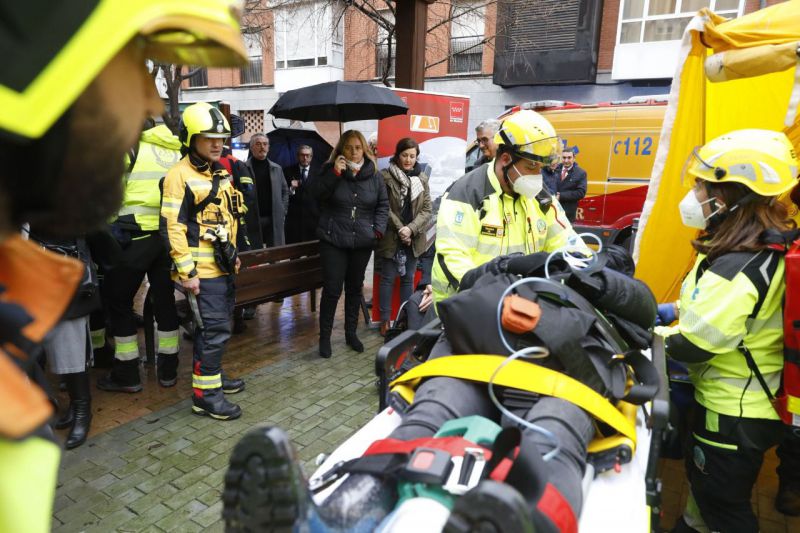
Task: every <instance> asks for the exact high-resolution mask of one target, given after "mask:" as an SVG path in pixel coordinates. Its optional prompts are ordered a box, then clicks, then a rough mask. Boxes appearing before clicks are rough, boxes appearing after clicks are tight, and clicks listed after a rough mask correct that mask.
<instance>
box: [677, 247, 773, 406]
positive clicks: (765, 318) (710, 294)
mask: <svg viewBox="0 0 800 533" xmlns="http://www.w3.org/2000/svg"><path fill="white" fill-rule="evenodd" d="M784 267H785V263H784V258H783V256H782V255H781V254H776V253H772V252H770V251H769V250H764V251H762V252H759V253H756V254H752V253H729V254H725V255H723V256H720V257H718V258H716V259H715V260H714V261H713V262H712V263H710V264H709V262H708V261H707V260H706V256H705V255H703V254H698V257H697V261H696V262H695V265H694V268H693V269H692V271H691V272H689V274H688V275H687V276H686V279H685V280H684V282H683V285H682V287H681V297H680V321H679V323H678V326H677V332H680V333H681V334H682V335H683V336H684V337H685V338H686V339H687V340H688V341H690V342H691V343H692V344H694V345H695V346H697V347H698V348H700V349H702V350H705V351H707V352H710V353H713V354H714V356H713V357H712V358H711V359H709V360H707V361H704V362H702V363H691V364H687V367H688V368H689V376H690V378H691V380H692V382H693V383H694V386H695V398H696V399H697V401H698V402H699V403H700V404H701V405H703V406H704V407H705V408H706V409H708V410H710V411H713V412H715V413H720V414H724V415H728V416H742V417H745V418H766V419H777V418H778V415H777V413H776V412H775V409H774V408H773V407H772V404H771V403H770V399H769V398H768V397H767V395H766V394H765V392H764V389H763V388H762V387H761V384H760V383H759V380H758V379H756V378H755V377H754V376H753V373H752V372H751V370H750V368H749V367H748V364H747V359H746V357H745V356H744V355H743V353H742V351H741V350H740V349H739V346H740V345H744V347H745V348H746V349H747V350H749V352H750V354H751V355H752V357H753V360H754V361H755V363H756V365H757V366H758V368H759V371H760V372H761V375H762V377H763V379H764V381H765V383H766V385H767V386H768V387H769V388H770V391H771V393H772V394H775V392H776V391H777V390H778V388H779V386H780V382H781V371H782V370H783V337H784V331H783V297H784V292H785V289H786V283H785V280H784ZM769 273H771V274H772V275H771V276H769ZM753 280H756V281H757V282H758V283H759V284H763V285H764V287H763V289H762V292H764V295H763V298H762V297H761V296H760V294H759V288H758V287H757V286H756V284H755V283H754V281H753ZM759 303H760V307H758V308H756V306H757V305H758V304H759ZM673 330H675V328H673ZM670 355H673V356H675V357H676V358H677V359H680V357H679V356H680V354H670Z"/></svg>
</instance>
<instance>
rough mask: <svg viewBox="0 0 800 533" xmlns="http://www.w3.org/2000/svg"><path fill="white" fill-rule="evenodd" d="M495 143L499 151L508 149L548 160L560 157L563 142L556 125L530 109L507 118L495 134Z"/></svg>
mask: <svg viewBox="0 0 800 533" xmlns="http://www.w3.org/2000/svg"><path fill="white" fill-rule="evenodd" d="M494 143H495V144H496V145H497V151H498V153H501V152H503V151H506V152H508V153H510V154H511V155H512V156H515V157H522V158H524V159H530V160H532V161H537V162H540V163H544V164H549V163H550V162H551V161H552V160H553V159H557V158H558V157H559V150H561V146H562V143H561V140H560V139H559V138H558V136H557V135H556V130H555V128H553V125H552V124H550V122H549V121H548V120H547V119H546V118H544V117H543V116H542V115H540V114H539V113H537V112H536V111H531V110H530V109H524V110H522V111H517V112H516V113H514V114H513V115H511V116H509V117H508V118H506V119H505V120H504V121H503V123H502V124H501V126H500V129H499V130H498V132H497V133H496V134H495V136H494Z"/></svg>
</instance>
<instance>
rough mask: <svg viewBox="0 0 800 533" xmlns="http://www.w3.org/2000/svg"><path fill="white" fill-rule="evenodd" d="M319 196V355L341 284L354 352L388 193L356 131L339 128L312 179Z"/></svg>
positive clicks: (325, 353) (327, 345)
mask: <svg viewBox="0 0 800 533" xmlns="http://www.w3.org/2000/svg"><path fill="white" fill-rule="evenodd" d="M311 195H312V196H313V197H314V198H315V199H316V200H317V202H319V206H320V217H319V225H318V226H317V237H318V238H319V241H320V245H319V246H320V258H321V260H322V277H323V282H322V299H321V301H320V312H319V355H320V357H323V358H326V359H327V358H329V357H330V356H331V331H332V330H333V316H334V315H335V314H336V305H337V304H338V303H339V296H340V295H341V294H342V286H344V331H345V341H346V342H347V345H348V346H350V347H351V348H352V349H354V350H355V351H357V352H363V351H364V345H363V344H362V343H361V341H360V340H359V339H358V336H357V335H356V326H357V325H358V312H359V309H360V305H361V290H362V287H363V285H364V271H365V270H366V269H367V263H369V258H370V255H372V250H373V248H375V245H376V243H377V242H378V241H379V240H380V239H381V238H382V237H383V234H384V232H385V231H386V222H387V219H388V217H389V199H388V196H387V194H386V186H385V185H384V182H383V178H382V177H381V176H380V175H379V174H378V173H377V172H376V166H375V159H374V155H373V154H372V151H371V150H370V149H369V145H368V144H367V141H366V139H364V136H363V135H362V134H361V132H359V131H356V130H348V131H346V132H344V133H343V134H342V136H341V138H340V139H339V142H337V143H336V147H335V148H334V149H333V151H332V152H331V155H330V157H329V158H328V161H327V162H326V163H325V164H324V165H323V167H322V169H321V170H320V174H319V176H318V177H317V179H316V180H314V181H313V182H312V183H311Z"/></svg>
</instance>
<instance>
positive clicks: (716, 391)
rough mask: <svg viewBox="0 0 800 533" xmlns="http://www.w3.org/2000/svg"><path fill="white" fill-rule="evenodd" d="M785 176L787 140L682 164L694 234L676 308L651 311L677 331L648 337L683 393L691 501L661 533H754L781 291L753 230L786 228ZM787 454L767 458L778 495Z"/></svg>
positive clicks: (743, 137)
mask: <svg viewBox="0 0 800 533" xmlns="http://www.w3.org/2000/svg"><path fill="white" fill-rule="evenodd" d="M797 172H798V160H797V156H796V155H795V152H794V150H793V148H792V145H791V143H790V142H789V140H788V139H787V138H786V136H785V135H784V134H782V133H778V132H773V131H767V130H738V131H733V132H730V133H727V134H725V135H722V136H721V137H718V138H716V139H714V140H712V141H711V142H709V143H707V144H706V145H705V146H703V147H702V148H700V149H698V150H695V151H694V152H693V154H692V155H691V156H690V160H689V161H688V162H687V165H686V174H685V176H684V179H687V178H689V179H694V180H695V186H694V188H693V189H692V190H690V191H689V192H687V193H686V196H685V197H684V199H683V200H682V201H681V202H680V205H679V210H680V214H681V219H682V221H683V223H684V225H686V226H688V227H691V228H697V229H699V230H701V231H702V232H701V233H700V235H699V237H698V238H697V239H696V240H694V241H692V245H693V246H694V248H695V250H697V260H696V262H695V264H694V267H693V268H692V270H691V271H690V272H689V274H688V275H687V276H686V278H685V279H684V281H683V285H682V286H681V293H680V300H679V301H678V302H675V303H667V304H661V305H660V306H659V321H660V323H662V324H670V323H671V322H674V321H675V320H676V319H677V320H678V322H677V324H676V325H674V326H672V327H670V328H658V330H657V332H658V333H660V334H662V335H663V336H664V337H665V342H666V350H667V354H668V355H669V356H670V357H672V358H673V359H675V360H678V361H681V362H683V363H685V364H686V365H687V367H688V369H689V375H690V378H691V380H692V383H693V384H694V387H695V394H694V404H693V406H692V409H691V413H690V416H689V435H688V439H687V442H686V446H687V449H686V453H685V458H686V472H687V477H688V479H689V483H690V489H691V492H690V494H689V499H688V502H687V506H686V510H685V511H684V514H683V517H682V518H681V520H680V521H679V522H678V524H677V526H676V528H675V529H674V530H673V531H679V532H680V531H758V527H759V525H758V521H757V519H756V516H755V515H754V513H753V510H752V508H751V505H750V496H751V492H752V489H753V485H754V484H755V481H756V477H757V476H758V472H759V470H760V468H761V464H762V461H763V456H764V452H765V451H766V450H768V449H769V448H771V447H772V446H775V445H776V444H778V443H780V442H781V440H782V436H783V434H784V427H783V423H782V422H781V421H780V420H779V418H778V415H777V414H776V412H775V410H774V409H773V407H772V404H771V403H770V398H769V394H772V395H774V394H775V392H776V391H777V390H778V387H779V385H780V379H781V371H782V369H783V310H782V300H783V295H784V292H785V288H786V286H785V282H784V259H783V255H782V254H781V253H780V252H779V251H775V250H772V249H770V248H768V247H767V245H766V244H765V243H764V242H763V240H762V232H764V231H765V230H773V231H778V232H781V231H786V230H788V229H791V228H792V227H794V223H793V222H792V221H791V220H790V219H789V216H788V212H787V209H786V207H785V206H784V204H782V203H781V202H779V201H777V197H778V196H779V195H781V194H783V193H785V192H787V191H789V190H790V189H792V187H794V186H795V185H796V183H797ZM766 389H769V390H768V391H767V390H766ZM788 445H789V443H788V442H787V443H786V444H785V445H783V446H781V448H779V451H778V455H779V456H780V457H781V465H780V467H779V468H778V474H779V477H780V478H781V485H782V486H783V485H784V484H785V483H787V482H790V478H792V477H793V478H797V477H798V475H799V474H800V470H798V469H797V468H796V465H791V464H790V462H791V460H792V458H793V457H797V454H796V453H789V451H788ZM795 462H797V460H796V459H795Z"/></svg>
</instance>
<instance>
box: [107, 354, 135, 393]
mask: <svg viewBox="0 0 800 533" xmlns="http://www.w3.org/2000/svg"><path fill="white" fill-rule="evenodd" d="M97 388H98V389H100V390H105V391H110V392H139V391H141V390H142V379H141V377H140V376H139V359H138V358H136V359H133V360H131V361H120V360H118V359H114V367H113V368H112V369H111V372H110V373H109V374H108V375H106V376H103V377H101V378H100V379H98V380H97Z"/></svg>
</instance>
